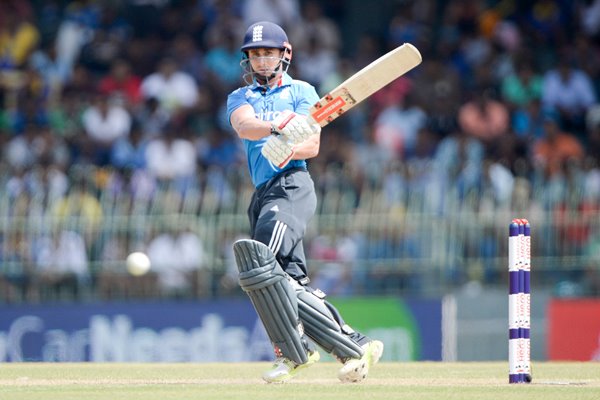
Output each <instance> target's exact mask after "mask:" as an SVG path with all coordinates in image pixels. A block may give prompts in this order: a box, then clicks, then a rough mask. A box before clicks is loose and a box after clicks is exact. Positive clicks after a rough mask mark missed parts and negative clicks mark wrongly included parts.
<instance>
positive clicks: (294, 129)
mask: <svg viewBox="0 0 600 400" xmlns="http://www.w3.org/2000/svg"><path fill="white" fill-rule="evenodd" d="M271 125H272V127H273V129H274V130H275V131H276V132H277V133H279V134H280V135H282V136H285V137H286V139H287V140H289V141H290V142H292V143H293V144H298V143H302V142H304V141H305V140H306V139H307V138H308V137H309V136H310V135H313V134H315V133H318V131H315V129H316V128H315V126H313V125H311V124H310V123H309V122H308V120H307V119H306V117H305V116H303V115H299V114H296V113H294V112H292V111H289V110H286V111H283V112H282V113H281V114H279V116H278V117H277V118H275V119H274V120H273V122H272V123H271ZM316 126H317V127H318V129H319V130H320V128H321V127H320V126H318V125H316Z"/></svg>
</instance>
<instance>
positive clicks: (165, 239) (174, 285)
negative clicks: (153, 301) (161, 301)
mask: <svg viewBox="0 0 600 400" xmlns="http://www.w3.org/2000/svg"><path fill="white" fill-rule="evenodd" d="M148 257H149V258H150V261H151V262H152V269H153V271H154V272H156V273H157V274H158V285H159V289H160V290H161V292H162V294H163V295H166V296H169V297H186V296H189V295H190V290H191V289H192V288H193V285H194V283H195V282H194V279H198V276H197V275H195V274H194V272H199V271H200V270H201V269H202V267H204V250H203V246H202V241H201V240H200V238H199V237H198V235H196V234H195V233H194V232H192V231H189V230H174V231H171V232H163V233H159V234H157V235H156V236H155V237H154V238H153V239H152V240H151V241H150V243H149V244H148Z"/></svg>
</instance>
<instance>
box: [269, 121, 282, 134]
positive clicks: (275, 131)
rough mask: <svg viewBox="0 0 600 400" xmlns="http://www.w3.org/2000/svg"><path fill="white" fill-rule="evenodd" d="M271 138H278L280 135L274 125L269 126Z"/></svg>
mask: <svg viewBox="0 0 600 400" xmlns="http://www.w3.org/2000/svg"><path fill="white" fill-rule="evenodd" d="M270 134H271V135H272V136H280V135H281V133H279V131H278V130H277V127H276V126H275V124H271V133H270Z"/></svg>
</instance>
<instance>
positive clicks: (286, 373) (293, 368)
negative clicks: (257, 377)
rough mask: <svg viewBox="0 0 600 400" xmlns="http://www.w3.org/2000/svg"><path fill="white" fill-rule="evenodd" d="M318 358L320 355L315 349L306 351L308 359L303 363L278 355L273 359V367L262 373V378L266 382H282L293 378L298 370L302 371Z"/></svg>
mask: <svg viewBox="0 0 600 400" xmlns="http://www.w3.org/2000/svg"><path fill="white" fill-rule="evenodd" d="M320 359H321V355H320V354H319V352H318V351H316V350H315V351H313V352H312V353H308V361H307V362H305V363H304V364H296V363H295V362H293V361H292V360H290V359H288V358H285V357H279V358H278V359H277V360H275V363H274V364H273V367H272V368H271V369H269V370H268V371H265V372H264V373H263V375H262V378H263V379H264V380H265V381H266V382H268V383H283V382H285V381H287V380H289V379H291V378H293V377H294V376H295V375H296V374H297V373H298V371H302V370H303V369H305V368H307V367H309V366H311V365H313V364H314V363H316V362H317V361H319V360H320Z"/></svg>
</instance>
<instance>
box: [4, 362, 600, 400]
mask: <svg viewBox="0 0 600 400" xmlns="http://www.w3.org/2000/svg"><path fill="white" fill-rule="evenodd" d="M268 366H269V364H268V363H237V364H234V363H218V364H216V363H207V364H183V363H182V364H163V363H156V364H133V363H131V364H129V363H81V364H80V363H62V364H52V363H5V364H1V365H0V399H1V400H17V399H18V400H34V399H36V400H37V399H40V400H54V399H60V400H71V399H72V400H98V399H102V400H104V399H106V400H119V399H127V400H138V399H139V400H169V399H177V400H186V399H190V400H192V399H193V400H212V399H215V400H217V399H218V400H228V399H240V400H270V399H273V400H296V399H297V400H305V399H306V400H308V399H310V400H329V399H331V400H350V399H368V400H379V399H381V400H391V399H410V400H420V399H423V400H429V399H431V400H447V399H457V400H458V399H460V400H468V399H473V400H485V399H490V400H491V399H493V400H503V399H512V400H517V399H522V400H553V399H557V400H568V399H578V400H579V399H582V400H586V399H590V400H592V399H594V400H597V399H600V363H594V362H590V363H551V362H534V363H533V383H532V384H529V385H527V384H519V385H509V384H508V383H507V370H508V366H507V363H506V362H504V363H502V362H485V363H475V362H473V363H441V362H407V363H380V364H378V365H376V366H375V367H373V369H372V370H371V373H370V375H369V377H368V378H367V380H365V381H364V382H362V383H359V384H342V383H341V382H339V381H338V380H337V378H336V374H337V369H338V367H339V364H335V363H332V362H325V363H319V364H316V365H314V366H312V367H310V368H309V369H307V370H304V371H302V372H301V373H299V374H298V376H296V377H295V378H294V379H293V380H292V381H290V382H288V383H286V384H279V385H274V384H271V385H269V384H266V383H264V382H263V381H262V380H261V379H260V374H261V372H262V371H263V370H264V369H266V368H267V367H268Z"/></svg>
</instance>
